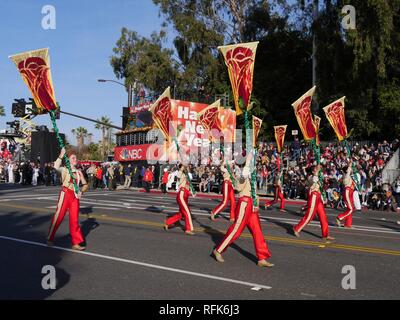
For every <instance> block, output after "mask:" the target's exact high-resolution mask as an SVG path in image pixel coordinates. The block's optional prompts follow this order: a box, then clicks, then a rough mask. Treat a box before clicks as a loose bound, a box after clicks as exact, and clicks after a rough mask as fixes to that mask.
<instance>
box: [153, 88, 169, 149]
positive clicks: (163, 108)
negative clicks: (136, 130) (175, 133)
mask: <svg viewBox="0 0 400 320" xmlns="http://www.w3.org/2000/svg"><path fill="white" fill-rule="evenodd" d="M150 112H151V113H152V114H153V120H154V122H155V124H156V125H157V127H158V128H159V129H160V130H161V132H162V133H163V135H164V138H165V139H166V140H167V141H168V142H171V136H170V133H169V124H170V121H172V110H171V90H170V87H168V88H167V89H166V90H165V91H164V93H163V94H162V95H161V96H160V97H159V98H158V99H157V101H156V102H155V103H154V104H153V105H152V106H151V108H150Z"/></svg>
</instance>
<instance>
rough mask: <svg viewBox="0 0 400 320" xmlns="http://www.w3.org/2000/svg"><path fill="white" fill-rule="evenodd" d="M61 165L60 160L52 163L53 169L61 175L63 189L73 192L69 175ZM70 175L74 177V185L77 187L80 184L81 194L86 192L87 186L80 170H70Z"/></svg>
mask: <svg viewBox="0 0 400 320" xmlns="http://www.w3.org/2000/svg"><path fill="white" fill-rule="evenodd" d="M61 163H62V160H61V159H60V158H58V159H57V160H56V161H55V162H54V169H56V170H57V171H58V172H59V173H60V174H61V185H62V186H63V187H64V188H67V189H69V190H72V191H75V189H74V184H73V183H71V176H70V174H69V171H68V169H67V168H65V167H61ZM72 173H73V174H74V176H75V179H76V184H77V185H78V187H79V184H80V183H81V184H82V186H83V187H82V192H86V191H87V190H88V184H87V182H86V180H85V177H84V176H83V174H82V172H81V171H80V170H77V169H72Z"/></svg>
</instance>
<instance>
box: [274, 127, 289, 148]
mask: <svg viewBox="0 0 400 320" xmlns="http://www.w3.org/2000/svg"><path fill="white" fill-rule="evenodd" d="M274 129H275V140H276V145H277V146H278V153H281V152H282V150H283V145H284V144H285V135H286V129H287V126H276V127H274Z"/></svg>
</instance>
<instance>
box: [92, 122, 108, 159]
mask: <svg viewBox="0 0 400 320" xmlns="http://www.w3.org/2000/svg"><path fill="white" fill-rule="evenodd" d="M97 121H99V122H102V123H103V124H99V123H97V124H96V125H95V128H96V129H97V130H101V146H102V147H101V154H102V157H103V159H104V158H105V157H106V155H107V154H108V153H109V151H110V143H111V141H110V137H111V130H112V129H111V128H110V127H109V126H108V125H111V124H112V121H111V120H110V118H109V117H107V116H102V117H101V119H97Z"/></svg>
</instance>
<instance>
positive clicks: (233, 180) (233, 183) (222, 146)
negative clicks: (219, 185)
mask: <svg viewBox="0 0 400 320" xmlns="http://www.w3.org/2000/svg"><path fill="white" fill-rule="evenodd" d="M221 153H222V156H223V157H224V159H225V148H224V145H221ZM226 169H227V170H228V173H229V177H230V179H231V182H232V185H233V186H235V185H236V182H235V178H234V177H233V174H232V170H231V166H230V165H229V163H228V160H226Z"/></svg>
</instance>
